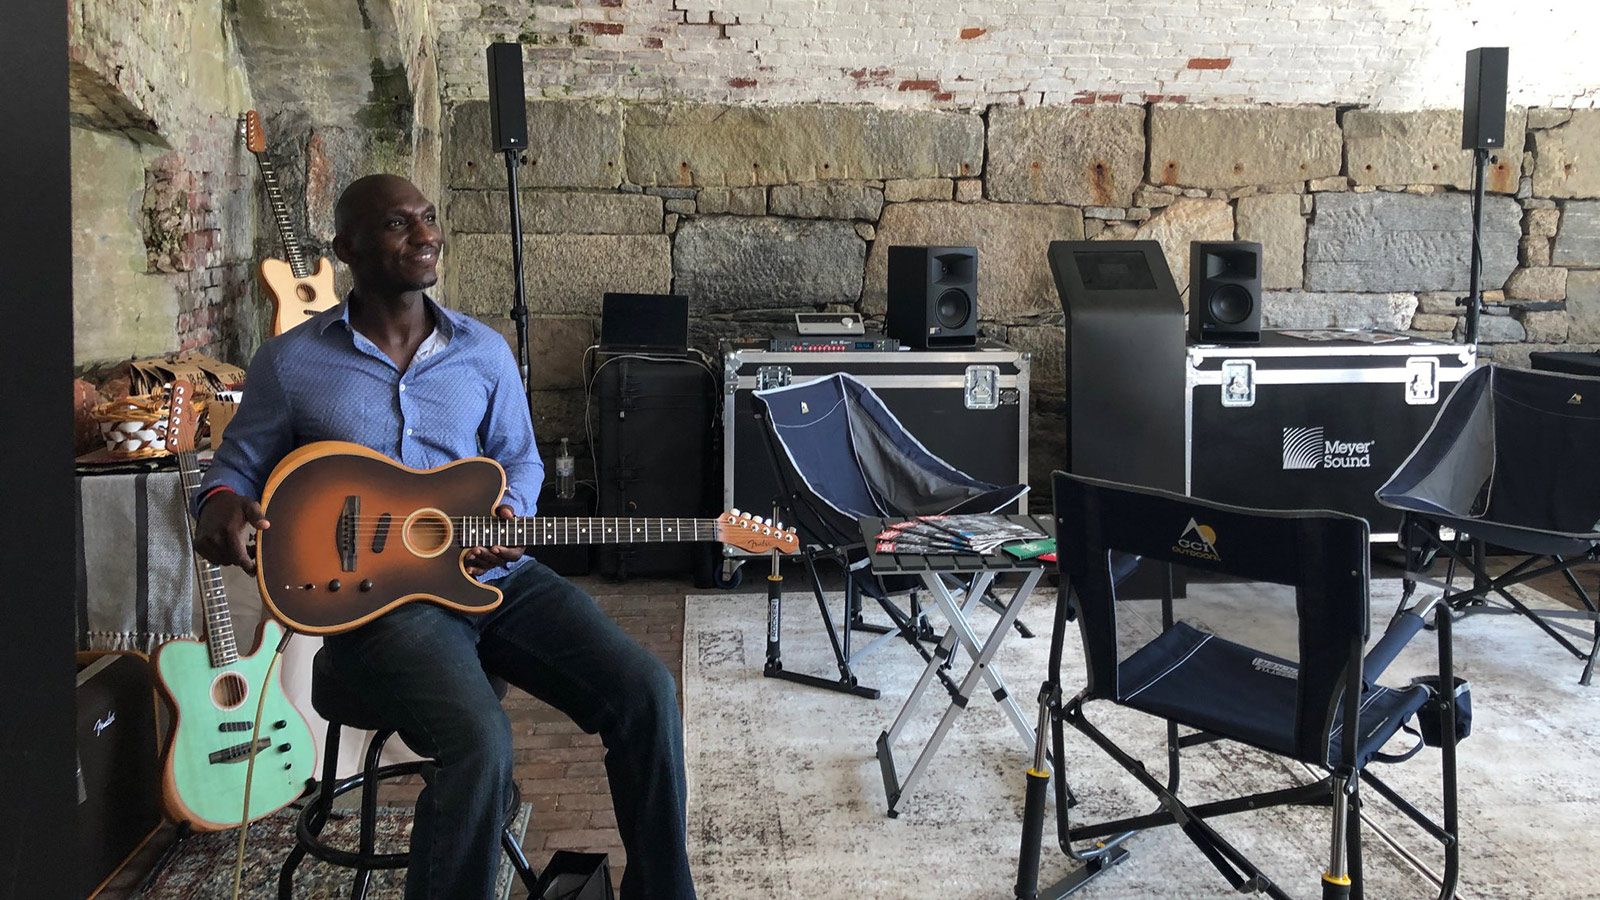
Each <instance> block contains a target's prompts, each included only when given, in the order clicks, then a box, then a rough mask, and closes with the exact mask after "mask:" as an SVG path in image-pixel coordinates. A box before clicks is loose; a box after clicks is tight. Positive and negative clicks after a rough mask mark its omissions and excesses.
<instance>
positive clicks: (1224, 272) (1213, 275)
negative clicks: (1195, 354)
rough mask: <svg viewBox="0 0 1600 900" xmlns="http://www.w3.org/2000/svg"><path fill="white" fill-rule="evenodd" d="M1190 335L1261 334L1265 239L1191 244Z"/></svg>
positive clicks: (1200, 338)
mask: <svg viewBox="0 0 1600 900" xmlns="http://www.w3.org/2000/svg"><path fill="white" fill-rule="evenodd" d="M1189 336H1190V337H1191V338H1193V339H1194V340H1195V342H1196V343H1213V342H1228V341H1251V342H1254V341H1259V340H1261V245H1260V244H1257V243H1254V242H1252V241H1224V242H1209V241H1195V242H1194V243H1192V244H1190V245H1189Z"/></svg>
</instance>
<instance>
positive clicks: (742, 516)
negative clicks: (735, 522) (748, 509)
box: [739, 513, 750, 519]
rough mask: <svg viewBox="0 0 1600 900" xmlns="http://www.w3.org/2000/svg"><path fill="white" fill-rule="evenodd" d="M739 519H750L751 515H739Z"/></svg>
mask: <svg viewBox="0 0 1600 900" xmlns="http://www.w3.org/2000/svg"><path fill="white" fill-rule="evenodd" d="M739 518H741V519H748V518H750V514H749V513H740V514H739Z"/></svg>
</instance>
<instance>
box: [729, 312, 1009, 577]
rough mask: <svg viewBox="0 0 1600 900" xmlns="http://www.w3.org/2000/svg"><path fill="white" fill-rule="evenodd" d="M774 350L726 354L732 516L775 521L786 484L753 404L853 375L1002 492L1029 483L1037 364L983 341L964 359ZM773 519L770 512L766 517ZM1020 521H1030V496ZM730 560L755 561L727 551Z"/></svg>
mask: <svg viewBox="0 0 1600 900" xmlns="http://www.w3.org/2000/svg"><path fill="white" fill-rule="evenodd" d="M765 347H766V344H765V342H760V343H756V342H733V343H724V344H723V346H722V356H723V375H722V401H723V403H722V406H723V408H722V433H723V446H722V461H723V467H722V472H723V474H722V484H723V507H724V508H725V509H728V508H736V509H739V510H748V511H750V512H752V513H755V514H757V515H763V514H765V515H770V514H771V512H770V511H771V509H772V500H773V497H774V494H775V493H776V491H777V480H776V479H775V478H774V477H773V474H772V462H771V459H770V457H769V451H768V450H767V439H766V435H765V433H764V432H763V430H762V429H763V428H764V427H765V426H764V424H763V423H761V422H759V421H758V420H757V419H756V416H755V410H754V407H753V406H752V404H751V395H752V394H753V393H754V392H755V391H757V390H760V389H763V388H769V387H779V386H781V385H785V384H794V383H797V382H804V381H811V380H813V379H817V378H824V377H826V376H828V375H832V374H834V373H835V372H847V373H849V374H851V375H854V376H855V377H856V378H859V379H860V380H861V381H862V382H863V383H865V384H866V385H867V387H869V388H872V390H873V391H874V392H875V393H876V394H877V395H878V396H879V397H881V398H882V399H883V402H884V405H885V406H887V407H889V411H890V412H892V413H894V414H895V417H896V418H898V419H899V420H900V421H901V422H902V423H903V424H904V425H905V426H906V429H907V430H908V431H910V432H911V434H912V435H914V436H915V437H916V438H917V439H918V440H920V441H922V443H923V445H924V446H926V447H927V448H928V449H929V450H930V451H931V452H932V453H933V454H934V455H936V456H939V457H941V458H942V459H944V460H945V461H946V462H948V463H950V464H951V465H952V466H955V467H956V468H958V469H960V470H962V471H963V472H966V473H967V474H969V475H971V476H972V477H974V478H980V479H983V480H984V481H989V482H992V483H995V484H1025V483H1027V481H1028V366H1029V361H1030V357H1029V354H1027V353H1022V352H1019V351H1017V350H1015V349H1013V348H1011V347H1008V346H1006V345H1005V344H1001V343H997V342H993V341H982V342H979V343H978V345H977V346H975V347H973V348H970V349H964V350H900V351H890V352H879V351H837V352H806V353H773V352H770V351H768V350H767V349H765ZM763 510H766V511H767V512H766V513H763V512H762V511H763ZM1016 512H1018V513H1025V512H1027V497H1026V496H1024V497H1023V498H1022V500H1019V501H1018V503H1017V509H1016ZM723 554H724V556H727V557H745V556H748V555H749V554H748V553H746V552H745V551H743V550H739V549H737V548H735V547H727V546H724V547H723Z"/></svg>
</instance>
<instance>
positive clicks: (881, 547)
mask: <svg viewBox="0 0 1600 900" xmlns="http://www.w3.org/2000/svg"><path fill="white" fill-rule="evenodd" d="M1048 539H1049V535H1047V534H1044V533H1042V532H1040V531H1039V530H1038V529H1035V528H1031V527H1029V526H1027V525H1019V524H1018V523H1016V522H1012V521H1010V520H1009V519H1007V518H1006V517H1004V516H1000V515H980V514H969V515H959V516H918V517H916V518H914V519H907V520H906V521H904V522H895V523H893V524H891V525H888V526H886V527H885V528H884V530H883V531H881V532H879V533H878V535H877V538H876V542H877V552H879V553H921V554H925V555H937V554H955V553H963V554H977V555H979V556H986V555H988V554H990V553H994V552H996V551H998V550H999V549H1000V548H1001V547H1003V546H1005V545H1007V544H1022V543H1028V542H1033V541H1040V540H1048Z"/></svg>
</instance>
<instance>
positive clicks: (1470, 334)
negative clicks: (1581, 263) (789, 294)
mask: <svg viewBox="0 0 1600 900" xmlns="http://www.w3.org/2000/svg"><path fill="white" fill-rule="evenodd" d="M1488 168H1489V151H1488V150H1487V149H1485V148H1483V147H1476V148H1474V149H1473V151H1472V268H1471V269H1470V272H1469V275H1468V279H1469V280H1468V283H1467V335H1466V338H1467V343H1468V344H1476V343H1478V315H1479V314H1480V313H1481V312H1482V311H1483V297H1482V295H1481V294H1480V293H1479V291H1478V282H1479V280H1480V279H1481V278H1482V277H1483V235H1482V232H1483V179H1484V177H1485V173H1486V172H1487V170H1488ZM519 272H520V270H519Z"/></svg>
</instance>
